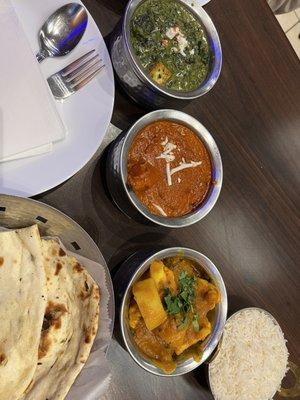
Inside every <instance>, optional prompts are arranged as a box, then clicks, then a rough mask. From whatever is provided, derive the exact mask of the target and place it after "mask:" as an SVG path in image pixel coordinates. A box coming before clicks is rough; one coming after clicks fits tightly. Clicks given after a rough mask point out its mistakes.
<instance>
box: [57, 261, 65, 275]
mask: <svg viewBox="0 0 300 400" xmlns="http://www.w3.org/2000/svg"><path fill="white" fill-rule="evenodd" d="M62 267H63V266H62V264H61V263H60V262H57V263H56V270H55V275H58V274H59V272H60V270H61V269H62Z"/></svg>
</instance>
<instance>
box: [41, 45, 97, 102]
mask: <svg viewBox="0 0 300 400" xmlns="http://www.w3.org/2000/svg"><path fill="white" fill-rule="evenodd" d="M94 51H95V49H94V50H91V51H89V52H88V53H86V54H84V55H83V56H81V57H79V58H78V59H77V60H75V61H73V62H72V63H71V64H69V65H67V66H66V67H65V68H63V69H62V70H60V71H58V72H56V73H55V74H53V75H51V76H50V77H49V78H48V79H47V81H48V84H49V86H50V89H51V91H52V93H53V96H54V97H55V98H56V99H57V100H62V99H66V98H67V97H69V96H71V95H72V94H74V93H75V92H77V91H78V90H79V89H81V88H82V87H83V86H85V85H86V84H87V83H88V82H90V81H91V80H92V79H93V78H94V77H95V76H96V75H97V74H98V73H99V72H100V71H101V70H102V69H103V68H104V67H105V65H104V64H102V60H101V59H100V57H99V54H96V55H94V56H93V57H91V58H89V57H90V56H91V55H92V54H93V53H94Z"/></svg>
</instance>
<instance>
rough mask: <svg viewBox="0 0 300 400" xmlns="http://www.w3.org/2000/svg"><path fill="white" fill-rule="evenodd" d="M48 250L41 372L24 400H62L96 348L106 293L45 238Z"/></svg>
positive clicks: (39, 363) (38, 366)
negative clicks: (102, 304)
mask: <svg viewBox="0 0 300 400" xmlns="http://www.w3.org/2000/svg"><path fill="white" fill-rule="evenodd" d="M42 247H43V254H44V260H45V261H44V266H45V272H46V279H47V291H48V294H47V306H46V313H45V318H44V325H43V330H42V334H41V342H40V347H39V360H38V364H37V368H36V371H35V374H34V377H33V381H32V384H31V385H30V387H29V388H28V390H27V391H26V394H25V395H24V397H23V399H24V400H46V399H47V400H62V399H64V398H65V396H66V395H67V393H68V391H69V389H70V387H71V386H72V384H73V382H74V380H75V378H76V377H77V375H78V374H79V372H80V371H81V369H82V368H83V367H84V364H85V362H86V360H87V358H88V356H89V353H90V350H91V347H92V345H93V341H94V339H95V336H96V333H97V328H98V318H99V299H100V293H99V288H98V285H97V284H96V283H95V281H94V280H93V279H92V278H91V276H90V275H89V274H88V273H87V271H86V270H85V269H84V268H83V267H82V266H81V265H80V264H79V263H78V261H77V260H76V258H74V257H70V256H68V255H66V253H65V252H64V250H63V249H61V248H60V245H59V243H58V242H57V241H55V240H52V239H51V240H44V239H42ZM6 399H7V398H6Z"/></svg>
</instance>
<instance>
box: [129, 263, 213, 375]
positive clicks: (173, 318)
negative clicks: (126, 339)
mask: <svg viewBox="0 0 300 400" xmlns="http://www.w3.org/2000/svg"><path fill="white" fill-rule="evenodd" d="M219 301H220V294H219V291H218V289H217V288H216V286H215V285H213V284H212V283H211V282H210V281H209V278H208V277H207V276H206V275H205V274H204V273H203V272H202V271H201V270H200V269H199V265H198V264H197V263H195V262H194V261H192V260H190V259H187V258H184V257H180V256H177V257H168V258H165V259H163V260H161V261H154V262H152V264H151V265H150V269H149V270H148V271H147V272H146V273H145V274H144V275H143V276H142V278H141V279H139V280H138V281H137V282H136V283H135V284H134V285H133V288H132V298H131V301H130V305H129V311H128V320H129V326H130V328H131V331H132V334H133V339H134V341H135V343H136V345H137V347H138V348H139V350H140V351H141V352H142V353H143V354H144V355H145V356H146V357H147V358H149V359H150V360H151V361H152V363H153V364H155V365H156V366H158V367H159V368H161V369H162V370H163V371H164V372H166V373H171V372H173V371H174V370H175V368H176V365H177V362H178V361H180V360H184V359H187V358H190V357H193V358H194V359H195V360H196V361H200V359H201V354H202V347H201V342H203V340H205V339H206V338H207V336H208V335H209V334H210V333H211V331H212V324H211V322H210V319H211V318H210V314H209V312H210V311H212V310H213V309H214V308H215V306H216V304H217V303H219Z"/></svg>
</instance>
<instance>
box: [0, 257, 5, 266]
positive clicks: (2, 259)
mask: <svg viewBox="0 0 300 400" xmlns="http://www.w3.org/2000/svg"><path fill="white" fill-rule="evenodd" d="M3 264H4V258H3V257H0V267H2V265H3Z"/></svg>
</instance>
